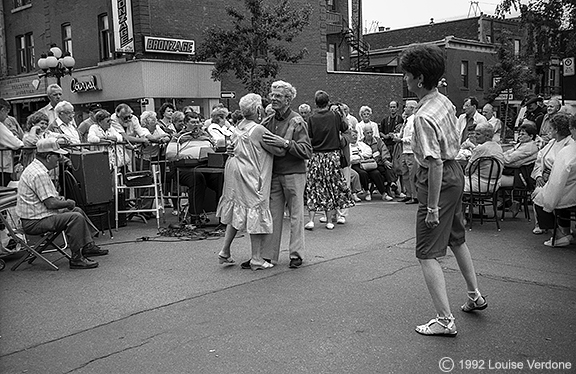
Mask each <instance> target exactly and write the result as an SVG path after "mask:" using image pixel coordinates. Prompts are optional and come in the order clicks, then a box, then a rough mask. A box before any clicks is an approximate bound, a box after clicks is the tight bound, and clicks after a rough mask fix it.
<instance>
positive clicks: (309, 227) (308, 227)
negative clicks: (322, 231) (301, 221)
mask: <svg viewBox="0 0 576 374" xmlns="http://www.w3.org/2000/svg"><path fill="white" fill-rule="evenodd" d="M320 219H322V218H320ZM320 222H322V221H320ZM304 229H306V230H314V222H313V221H310V222H308V223H307V224H305V225H304Z"/></svg>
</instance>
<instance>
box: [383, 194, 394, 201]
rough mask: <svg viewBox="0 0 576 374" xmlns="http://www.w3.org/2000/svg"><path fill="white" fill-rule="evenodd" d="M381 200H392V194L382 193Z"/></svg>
mask: <svg viewBox="0 0 576 374" xmlns="http://www.w3.org/2000/svg"><path fill="white" fill-rule="evenodd" d="M382 200H384V201H392V200H394V198H393V197H392V196H390V195H388V194H387V193H385V194H384V195H382Z"/></svg>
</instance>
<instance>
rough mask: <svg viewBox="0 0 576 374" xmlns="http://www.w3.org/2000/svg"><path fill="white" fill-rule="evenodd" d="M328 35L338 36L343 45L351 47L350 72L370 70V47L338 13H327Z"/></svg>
mask: <svg viewBox="0 0 576 374" xmlns="http://www.w3.org/2000/svg"><path fill="white" fill-rule="evenodd" d="M326 18H327V28H326V33H327V34H337V35H340V37H341V43H344V42H345V43H346V44H347V45H348V46H349V47H350V64H351V67H350V70H353V71H367V70H369V68H370V54H369V50H370V46H369V45H368V43H366V42H364V41H363V40H362V39H361V38H360V37H358V35H357V33H355V32H354V30H353V29H352V28H351V27H350V26H349V25H348V22H346V20H345V18H344V17H343V16H342V15H341V14H340V13H337V12H334V11H330V10H329V11H328V12H327V17H326Z"/></svg>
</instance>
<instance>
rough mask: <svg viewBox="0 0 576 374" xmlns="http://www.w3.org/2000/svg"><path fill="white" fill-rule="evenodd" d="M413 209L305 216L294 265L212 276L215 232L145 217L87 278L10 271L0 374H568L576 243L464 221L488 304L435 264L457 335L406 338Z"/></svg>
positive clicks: (418, 302) (448, 266) (418, 320)
mask: <svg viewBox="0 0 576 374" xmlns="http://www.w3.org/2000/svg"><path fill="white" fill-rule="evenodd" d="M415 210H416V208H415V207H414V206H407V205H405V204H400V203H387V202H382V201H379V200H374V201H372V202H362V203H360V204H359V206H358V207H356V208H353V209H352V210H351V216H350V217H349V221H348V223H347V224H346V225H337V227H336V228H335V229H334V230H333V231H328V230H326V229H325V228H324V227H323V225H319V224H318V222H317V223H316V229H315V230H314V231H312V232H306V247H307V251H306V253H303V257H304V260H305V262H304V265H303V267H302V268H300V269H289V268H288V258H287V257H288V255H287V252H286V251H283V252H282V254H281V262H280V264H279V265H278V266H276V267H275V268H273V269H271V270H266V271H257V272H252V271H250V270H241V269H240V267H239V266H238V265H237V266H233V267H221V266H219V265H218V263H217V253H218V251H219V250H220V247H221V245H222V239H206V240H199V241H182V240H177V239H174V238H164V237H162V238H156V237H155V233H156V229H155V224H154V223H152V222H150V223H148V224H147V225H145V224H143V223H140V222H129V224H128V226H127V227H124V228H121V229H120V231H119V232H117V233H115V237H114V239H112V240H110V238H108V237H105V238H102V239H99V240H98V242H99V243H100V244H104V245H106V247H105V248H107V249H110V252H111V253H110V255H108V256H106V257H100V258H97V260H98V261H99V262H100V267H99V268H98V269H95V270H82V271H80V270H69V269H68V265H67V264H66V262H65V261H64V260H60V261H59V262H57V263H58V264H59V265H62V266H61V269H60V270H59V271H51V270H49V269H48V268H47V267H46V266H45V265H43V264H41V263H40V261H36V262H35V263H34V265H33V266H29V265H27V264H25V265H22V267H21V268H20V269H18V270H17V271H15V272H12V271H10V270H9V267H10V266H11V264H12V263H11V262H8V264H7V268H6V269H5V270H4V271H2V272H0V290H1V291H0V292H1V293H0V300H1V301H0V313H1V314H0V335H1V338H0V373H6V374H7V373H42V374H47V373H140V374H143V373H210V374H212V373H441V372H442V370H441V367H440V366H442V368H443V369H444V371H445V372H449V371H450V369H451V372H453V373H467V372H478V371H479V370H474V369H480V368H484V369H485V370H490V371H492V372H499V373H547V372H554V373H560V372H576V369H574V367H575V366H576V349H575V347H576V333H575V331H576V316H575V314H574V311H575V310H576V270H575V269H576V245H571V246H569V247H566V248H556V249H552V248H548V247H545V246H544V245H542V242H544V240H545V239H547V238H545V237H543V236H538V237H537V236H535V235H533V234H532V233H531V229H532V223H531V222H527V221H526V220H525V219H523V218H516V219H511V218H508V219H507V220H505V221H504V222H502V223H501V226H502V231H501V232H498V231H496V227H495V224H494V223H493V222H491V223H485V224H484V225H483V226H480V225H479V223H478V222H476V221H475V222H474V230H473V231H471V232H468V236H467V239H468V244H469V246H470V248H471V251H472V256H473V258H474V260H475V266H476V271H477V273H478V274H479V282H480V290H481V291H482V292H483V293H485V294H487V295H488V302H489V307H488V309H486V310H485V311H483V312H479V313H471V314H465V313H463V312H461V311H460V309H459V305H461V304H462V303H463V302H464V301H465V298H466V293H465V284H464V280H463V279H462V277H461V275H460V273H459V272H458V269H457V265H456V261H455V259H454V257H453V256H447V257H446V258H444V259H443V260H442V264H443V266H444V267H445V274H446V280H447V287H448V291H449V296H450V303H451V307H452V310H453V313H454V315H455V317H456V324H457V327H458V332H459V333H458V336H457V337H456V338H443V337H425V336H420V335H418V334H416V333H415V332H414V326H416V325H417V324H422V323H425V322H427V321H428V320H429V319H430V318H432V317H433V316H434V309H433V307H432V304H431V301H430V297H429V296H428V292H427V290H426V287H425V285H424V281H423V277H422V273H421V270H420V267H419V265H418V262H417V260H416V259H415V257H414V253H413V247H414V217H415ZM167 217H169V219H172V216H169V215H167ZM519 217H520V215H519ZM285 223H287V221H285ZM143 236H150V237H152V240H149V241H143V242H142V241H138V242H137V241H136V239H137V238H140V237H143ZM286 236H287V235H286V231H285V234H284V239H286ZM284 243H285V241H284ZM283 248H286V245H285V244H283ZM248 254H249V240H248V236H247V235H245V236H243V237H241V238H237V239H236V241H235V242H234V244H233V257H234V258H235V259H236V260H237V262H238V263H239V262H241V261H243V260H245V259H247V258H248ZM442 359H443V361H442V363H441V365H439V363H440V361H441V360H442ZM452 365H453V366H452ZM520 365H522V368H519V366H520ZM537 365H541V366H540V367H539V368H538V366H537ZM568 366H570V367H571V369H564V370H548V369H547V368H548V367H550V368H552V367H554V368H557V367H564V368H566V367H568ZM505 368H512V369H509V370H505ZM514 368H516V369H514Z"/></svg>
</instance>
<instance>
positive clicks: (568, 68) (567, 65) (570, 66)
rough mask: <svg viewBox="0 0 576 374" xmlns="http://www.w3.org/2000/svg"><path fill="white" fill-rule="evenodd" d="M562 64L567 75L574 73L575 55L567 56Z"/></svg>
mask: <svg viewBox="0 0 576 374" xmlns="http://www.w3.org/2000/svg"><path fill="white" fill-rule="evenodd" d="M562 65H563V66H564V76H565V77H569V76H572V75H574V57H568V58H565V59H564V61H562Z"/></svg>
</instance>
